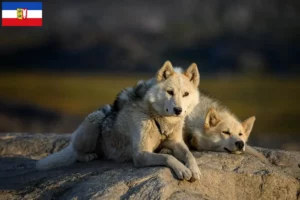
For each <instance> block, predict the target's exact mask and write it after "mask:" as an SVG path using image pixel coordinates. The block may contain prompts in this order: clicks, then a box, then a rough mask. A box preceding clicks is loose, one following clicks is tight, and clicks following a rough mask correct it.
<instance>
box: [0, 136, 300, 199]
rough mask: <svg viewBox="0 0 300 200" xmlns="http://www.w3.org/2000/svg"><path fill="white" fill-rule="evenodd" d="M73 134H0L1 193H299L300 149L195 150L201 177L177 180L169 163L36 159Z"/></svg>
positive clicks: (175, 196) (79, 195)
mask: <svg viewBox="0 0 300 200" xmlns="http://www.w3.org/2000/svg"><path fill="white" fill-rule="evenodd" d="M68 142H69V135H56V134H47V135H46V134H35V135H24V134H5V135H1V136H0V156H1V157H0V163H1V164H0V199H189V200H190V199H226V200H229V199H230V200H235V199H238V200H240V199H255V200H256V199H291V200H292V199H298V200H299V199H300V185H299V180H300V152H287V151H281V150H270V149H261V148H257V149H258V150H259V151H261V152H262V153H264V155H266V157H267V158H268V159H269V161H270V163H271V164H264V163H262V162H261V161H259V160H258V159H257V158H255V157H253V156H251V155H232V154H227V153H216V152H193V153H194V156H195V157H196V160H197V163H198V165H199V168H200V170H201V172H202V177H201V179H200V180H199V181H196V182H188V181H180V180H177V179H176V177H175V176H174V174H173V173H172V171H171V170H170V169H169V168H167V167H146V168H135V167H134V166H133V165H132V163H115V162H111V161H104V160H97V161H93V162H90V163H76V164H74V165H72V166H68V167H64V168H59V169H52V170H49V171H37V170H35V168H34V166H35V162H36V159H40V158H41V157H44V156H46V155H48V154H49V153H53V152H56V151H58V150H60V149H61V148H63V147H64V146H66V145H67V144H68Z"/></svg>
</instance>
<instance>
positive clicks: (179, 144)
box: [163, 140, 201, 180]
mask: <svg viewBox="0 0 300 200" xmlns="http://www.w3.org/2000/svg"><path fill="white" fill-rule="evenodd" d="M163 146H164V147H166V148H168V149H171V150H172V151H173V155H174V157H175V158H177V159H179V160H181V161H182V162H184V163H185V165H186V166H187V167H188V168H189V169H190V170H191V172H192V174H193V177H192V178H193V179H196V180H198V179H200V175H201V173H200V170H199V167H198V164H197V162H196V159H195V157H194V156H193V154H192V153H191V152H190V150H189V149H188V147H187V146H186V144H185V143H184V141H183V140H182V141H176V140H168V141H165V142H164V143H163Z"/></svg>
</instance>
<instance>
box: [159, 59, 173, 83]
mask: <svg viewBox="0 0 300 200" xmlns="http://www.w3.org/2000/svg"><path fill="white" fill-rule="evenodd" d="M173 73H174V69H173V66H172V63H171V62H170V61H166V62H165V64H164V65H163V66H162V67H161V68H160V69H159V70H158V72H157V74H156V80H157V82H160V81H164V80H166V79H168V78H169V77H170V76H171V75H172V74H173Z"/></svg>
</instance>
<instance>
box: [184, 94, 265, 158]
mask: <svg viewBox="0 0 300 200" xmlns="http://www.w3.org/2000/svg"><path fill="white" fill-rule="evenodd" d="M254 121H255V117H254V116H253V117H249V118H248V119H246V120H244V121H243V122H241V121H240V120H239V119H238V118H237V117H236V116H235V115H234V114H232V113H231V112H230V111H229V110H228V109H227V108H226V107H224V106H223V105H221V104H220V103H219V102H218V101H217V100H215V99H213V98H211V97H209V96H208V95H207V94H205V93H204V92H200V102H199V104H198V105H197V106H196V107H195V108H194V110H193V112H192V113H191V114H190V115H188V116H187V117H186V121H185V127H184V135H185V138H184V139H185V142H186V143H187V144H188V146H189V147H190V148H191V149H196V150H198V151H201V150H211V151H225V152H228V153H234V154H240V153H242V152H246V153H248V154H251V155H254V156H256V157H258V158H259V159H260V160H262V161H264V162H267V159H266V158H265V157H264V156H263V155H262V154H261V153H259V152H258V151H256V150H255V149H253V148H252V147H251V146H249V145H247V143H246V142H247V140H248V138H249V136H250V133H251V131H252V128H253V125H254Z"/></svg>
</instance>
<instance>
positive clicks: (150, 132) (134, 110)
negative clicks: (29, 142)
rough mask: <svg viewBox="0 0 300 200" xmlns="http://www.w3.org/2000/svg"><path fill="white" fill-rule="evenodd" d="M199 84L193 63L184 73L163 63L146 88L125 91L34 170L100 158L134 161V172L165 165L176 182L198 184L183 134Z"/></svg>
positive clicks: (197, 97)
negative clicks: (165, 151)
mask: <svg viewBox="0 0 300 200" xmlns="http://www.w3.org/2000/svg"><path fill="white" fill-rule="evenodd" d="M199 81H200V75H199V72H198V68H197V65H196V64H192V65H191V66H190V67H189V68H188V69H187V70H186V71H185V72H184V73H183V72H181V71H179V70H177V69H174V68H173V66H172V64H171V63H170V62H169V61H167V62H166V63H165V64H164V65H163V67H162V68H161V69H160V70H159V71H158V73H157V75H156V78H155V79H153V80H150V82H151V84H144V86H146V87H141V84H138V85H137V87H135V88H130V89H127V90H125V91H123V92H121V93H120V94H119V95H118V98H117V100H116V101H115V102H114V104H113V105H112V107H111V110H110V107H109V106H108V107H105V108H103V109H101V110H98V111H96V112H94V113H92V114H90V115H89V116H88V117H87V118H86V119H85V121H84V123H83V124H82V125H81V126H80V127H79V128H78V129H77V130H76V131H75V132H74V134H73V135H72V140H71V143H70V145H69V146H68V147H66V148H65V149H63V150H62V151H60V152H57V153H54V154H52V155H50V156H48V157H46V158H44V159H42V160H40V161H38V162H37V168H38V169H49V168H53V167H59V166H64V165H69V164H72V163H74V162H75V161H76V160H79V161H90V160H93V159H95V158H96V157H97V156H104V157H106V158H108V159H112V160H115V161H118V162H122V161H127V160H133V162H134V165H135V166H137V167H143V166H156V165H164V166H168V167H170V168H172V169H173V171H174V172H175V174H176V175H177V177H178V178H179V179H186V180H190V179H191V178H192V179H199V178H200V171H199V168H198V165H197V163H196V160H195V158H194V157H193V155H192V154H191V152H190V151H189V149H188V147H187V146H186V144H185V143H184V141H183V134H182V129H183V125H184V119H185V117H186V115H188V114H190V113H191V112H192V110H193V108H194V107H195V106H196V105H197V103H198V101H199V92H198V89H197V87H198V85H199ZM147 85H151V86H149V87H147ZM145 88H146V89H145ZM140 90H141V91H140ZM142 93H143V94H144V95H142V96H141V95H140V94H142ZM159 147H160V148H161V147H162V148H164V147H165V148H168V149H171V150H172V151H173V155H174V157H173V156H171V155H166V154H158V153H154V151H155V150H156V149H157V148H159ZM177 159H178V160H177ZM179 160H180V161H182V162H183V163H184V164H185V165H184V164H182V163H181V162H180V161H179Z"/></svg>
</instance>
